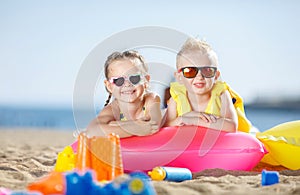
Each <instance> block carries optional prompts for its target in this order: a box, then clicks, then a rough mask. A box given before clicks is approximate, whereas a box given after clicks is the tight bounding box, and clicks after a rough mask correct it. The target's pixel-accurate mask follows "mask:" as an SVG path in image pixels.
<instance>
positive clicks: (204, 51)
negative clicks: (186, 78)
mask: <svg viewBox="0 0 300 195" xmlns="http://www.w3.org/2000/svg"><path fill="white" fill-rule="evenodd" d="M195 51H196V52H199V53H200V54H201V55H207V57H208V59H209V60H210V61H211V63H212V64H213V65H215V66H218V64H219V62H218V56H217V54H216V52H215V51H214V50H213V49H212V47H211V46H210V45H209V44H208V43H207V42H206V41H202V40H199V39H197V38H193V37H190V38H188V39H187V40H186V41H185V43H184V44H183V45H182V47H181V49H180V51H179V52H178V54H177V56H176V65H177V67H178V61H179V58H180V57H184V54H187V53H189V52H195Z"/></svg>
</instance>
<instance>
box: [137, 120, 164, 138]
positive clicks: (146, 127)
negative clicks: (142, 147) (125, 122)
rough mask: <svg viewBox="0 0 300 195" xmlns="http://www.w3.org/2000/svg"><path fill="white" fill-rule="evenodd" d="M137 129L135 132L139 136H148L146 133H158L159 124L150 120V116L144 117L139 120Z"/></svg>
mask: <svg viewBox="0 0 300 195" xmlns="http://www.w3.org/2000/svg"><path fill="white" fill-rule="evenodd" d="M136 122H137V126H138V128H137V129H136V130H137V131H136V132H135V135H137V136H146V135H152V134H154V133H156V132H157V131H158V130H159V129H158V124H157V123H156V122H155V121H149V119H148V118H144V120H141V119H140V120H137V121H136Z"/></svg>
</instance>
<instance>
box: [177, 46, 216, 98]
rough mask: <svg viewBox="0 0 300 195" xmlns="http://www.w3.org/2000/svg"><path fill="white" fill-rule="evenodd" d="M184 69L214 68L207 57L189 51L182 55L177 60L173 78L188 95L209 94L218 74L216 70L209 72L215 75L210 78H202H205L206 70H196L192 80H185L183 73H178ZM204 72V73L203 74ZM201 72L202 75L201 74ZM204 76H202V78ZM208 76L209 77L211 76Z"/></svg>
mask: <svg viewBox="0 0 300 195" xmlns="http://www.w3.org/2000/svg"><path fill="white" fill-rule="evenodd" d="M185 67H198V68H199V67H200V68H201V67H216V65H213V64H212V62H211V60H210V59H209V58H208V56H207V55H203V54H201V53H199V52H198V51H190V52H187V53H184V54H183V56H181V57H179V58H178V61H177V72H175V78H176V80H177V81H178V82H179V83H181V84H183V85H184V86H185V87H186V89H187V90H188V92H189V93H194V94H197V95H202V94H206V93H209V92H210V91H211V89H212V87H213V85H214V83H215V80H217V78H218V77H219V75H220V73H219V71H218V70H216V71H215V70H213V69H212V70H211V71H215V72H216V73H215V74H211V75H213V76H212V77H210V78H207V77H204V76H205V75H206V76H207V74H206V73H207V71H206V69H201V70H200V69H198V70H197V69H196V70H197V71H198V73H197V74H196V75H195V77H194V78H186V77H185V76H184V75H183V72H182V71H180V70H182V68H185ZM202 71H203V72H202ZM204 71H206V72H204ZM201 72H202V73H201ZM203 75H204V76H203ZM211 75H210V76H211Z"/></svg>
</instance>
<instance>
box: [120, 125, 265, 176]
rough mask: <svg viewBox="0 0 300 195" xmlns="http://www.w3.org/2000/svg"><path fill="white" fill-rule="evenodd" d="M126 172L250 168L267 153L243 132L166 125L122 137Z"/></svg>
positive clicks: (259, 144)
mask: <svg viewBox="0 0 300 195" xmlns="http://www.w3.org/2000/svg"><path fill="white" fill-rule="evenodd" d="M121 151H122V158H123V166H124V170H125V171H126V172H130V171H134V170H142V171H149V170H151V169H152V168H153V167H156V166H171V167H172V166H173V167H184V168H188V169H190V170H191V171H192V172H197V171H201V170H204V169H211V168H222V169H227V170H251V169H252V168H253V167H254V166H255V165H256V164H257V163H258V162H259V161H260V160H261V159H262V157H263V156H264V154H265V153H266V151H265V149H264V147H263V144H262V143H261V142H260V141H258V140H257V139H256V138H254V137H252V136H251V135H249V134H247V133H243V132H238V133H227V132H223V131H219V130H213V129H208V128H205V127H197V126H181V127H165V128H162V129H161V130H160V131H159V132H158V133H156V134H154V135H151V136H145V137H130V138H123V139H121Z"/></svg>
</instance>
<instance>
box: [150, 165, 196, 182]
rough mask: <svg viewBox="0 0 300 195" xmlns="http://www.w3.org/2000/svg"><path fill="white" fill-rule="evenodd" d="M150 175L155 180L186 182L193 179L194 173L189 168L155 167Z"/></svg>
mask: <svg viewBox="0 0 300 195" xmlns="http://www.w3.org/2000/svg"><path fill="white" fill-rule="evenodd" d="M148 175H149V176H150V177H151V179H153V180H158V181H161V180H167V181H177V182H180V181H185V180H191V179H192V172H191V171H190V170H189V169H187V168H178V167H155V168H153V169H152V171H149V172H148Z"/></svg>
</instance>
